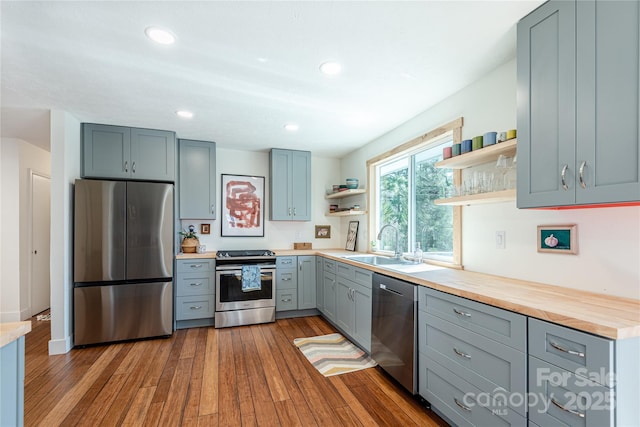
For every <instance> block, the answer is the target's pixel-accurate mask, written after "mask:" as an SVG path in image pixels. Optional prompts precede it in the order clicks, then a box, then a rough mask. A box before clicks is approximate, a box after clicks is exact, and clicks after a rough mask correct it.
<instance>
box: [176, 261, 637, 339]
mask: <svg viewBox="0 0 640 427" xmlns="http://www.w3.org/2000/svg"><path fill="white" fill-rule="evenodd" d="M275 252H276V255H278V256H294V255H318V256H323V257H326V258H330V259H333V260H336V261H340V262H344V263H347V264H351V265H354V266H357V267H360V268H366V269H368V270H371V271H374V272H376V273H380V274H384V275H387V276H391V277H395V278H397V279H401V280H406V281H408V282H412V283H415V284H416V285H420V286H426V287H428V288H432V289H436V290H439V291H442V292H446V293H449V294H452V295H457V296H460V297H463V298H468V299H471V300H474V301H478V302H481V303H485V304H489V305H492V306H494V307H499V308H503V309H506V310H510V311H513V312H516V313H520V314H523V315H526V316H530V317H534V318H537V319H541V320H546V321H549V322H552V323H556V324H559V325H563V326H567V327H570V328H573V329H577V330H580V331H584V332H589V333H592V334H595V335H600V336H603V337H606V338H610V339H625V338H633V337H640V301H639V300H635V299H631V298H622V297H616V296H609V295H604V294H598V293H594V292H586V291H580V290H577V289H570V288H563V287H560V286H552V285H546V284H542V283H536V282H529V281H525V280H518V279H510V278H506V277H501V276H494V275H490V274H484V273H475V272H471V271H464V270H457V269H452V268H445V267H437V266H433V265H429V264H423V265H413V266H408V267H406V268H402V269H398V270H396V269H392V268H387V267H381V266H375V265H369V264H364V263H362V262H358V261H353V260H350V259H347V258H345V257H347V256H351V255H357V254H358V253H354V252H349V251H345V250H340V249H308V250H290V249H289V250H275ZM176 258H178V259H190V258H215V252H208V253H205V254H180V255H178V256H176ZM403 267H405V266H403Z"/></svg>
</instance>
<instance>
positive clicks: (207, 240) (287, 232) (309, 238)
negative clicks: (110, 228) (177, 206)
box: [177, 147, 346, 251]
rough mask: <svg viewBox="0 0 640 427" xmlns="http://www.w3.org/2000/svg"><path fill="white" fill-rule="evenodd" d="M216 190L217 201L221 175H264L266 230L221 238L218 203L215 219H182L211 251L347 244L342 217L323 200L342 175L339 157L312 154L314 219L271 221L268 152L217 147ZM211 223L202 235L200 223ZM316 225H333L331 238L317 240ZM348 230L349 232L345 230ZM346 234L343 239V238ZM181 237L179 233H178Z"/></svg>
mask: <svg viewBox="0 0 640 427" xmlns="http://www.w3.org/2000/svg"><path fill="white" fill-rule="evenodd" d="M216 164H217V166H216V168H217V170H216V177H217V178H216V179H217V184H216V191H217V197H218V200H221V193H220V191H221V176H220V175H221V174H236V175H255V176H264V177H265V206H264V212H263V214H264V218H265V230H264V237H221V236H220V228H221V225H220V217H221V215H220V207H221V202H219V203H217V206H218V208H217V213H216V218H217V219H216V220H215V221H210V220H202V221H198V220H187V221H182V228H183V229H186V228H187V227H188V226H189V224H193V225H195V226H196V231H197V232H198V237H199V239H200V244H203V245H206V247H207V250H208V251H216V250H219V249H249V248H254V249H293V243H294V242H311V243H312V245H313V248H324V249H327V248H338V247H341V246H342V247H344V243H345V242H346V234H345V236H342V232H341V230H340V220H339V219H338V218H332V217H327V216H325V214H326V213H327V212H328V210H329V204H330V203H329V201H327V200H325V199H324V194H325V190H326V188H330V187H331V184H333V183H335V182H334V181H335V179H336V178H335V177H337V176H339V174H340V161H339V160H338V159H331V158H324V157H316V156H313V155H312V157H311V173H312V179H311V185H312V189H311V194H312V200H311V207H312V215H311V221H270V220H269V210H270V206H271V205H270V201H269V195H270V188H269V186H270V184H269V153H268V152H254V151H238V150H229V149H223V148H219V147H218V148H216ZM201 223H209V224H211V234H209V235H203V234H200V224H201ZM315 225H331V238H330V239H316V238H315V235H314V232H315V227H314V226H315ZM345 233H346V231H345ZM343 237H344V239H343ZM177 238H179V236H177Z"/></svg>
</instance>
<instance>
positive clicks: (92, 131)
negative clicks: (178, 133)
mask: <svg viewBox="0 0 640 427" xmlns="http://www.w3.org/2000/svg"><path fill="white" fill-rule="evenodd" d="M81 150H82V154H81V157H82V164H81V176H82V177H83V178H106V179H109V178H116V179H140V180H151V181H168V182H173V181H175V169H176V164H175V159H176V157H175V156H176V137H175V133H174V132H171V131H163V130H153V129H140V128H128V127H123V126H110V125H101V124H94V123H83V124H82V144H81Z"/></svg>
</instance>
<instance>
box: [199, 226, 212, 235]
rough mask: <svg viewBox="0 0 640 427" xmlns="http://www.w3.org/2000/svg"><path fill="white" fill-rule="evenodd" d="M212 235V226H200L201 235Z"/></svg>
mask: <svg viewBox="0 0 640 427" xmlns="http://www.w3.org/2000/svg"><path fill="white" fill-rule="evenodd" d="M210 233H211V225H209V224H200V234H210Z"/></svg>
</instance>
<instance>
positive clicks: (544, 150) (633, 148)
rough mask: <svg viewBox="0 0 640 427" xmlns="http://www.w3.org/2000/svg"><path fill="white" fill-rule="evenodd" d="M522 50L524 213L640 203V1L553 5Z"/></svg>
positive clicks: (533, 24)
mask: <svg viewBox="0 0 640 427" xmlns="http://www.w3.org/2000/svg"><path fill="white" fill-rule="evenodd" d="M621 28H624V31H621V30H620V29H621ZM517 44H518V46H517V62H518V71H517V73H518V75H517V80H518V113H517V127H518V170H517V172H518V189H517V190H518V191H517V193H518V207H519V208H535V207H552V206H572V205H592V204H610V203H629V202H637V201H639V200H640V145H639V144H638V138H639V120H640V103H639V101H638V100H639V99H640V73H639V69H640V65H639V64H640V2H638V1H605V0H595V1H549V2H547V3H545V4H543V5H542V6H540V7H539V8H537V9H536V10H534V11H533V12H532V13H531V14H529V15H527V16H526V17H524V18H523V19H522V20H521V21H520V22H519V23H518V37H517ZM620 153H624V154H623V155H621V154H620Z"/></svg>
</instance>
